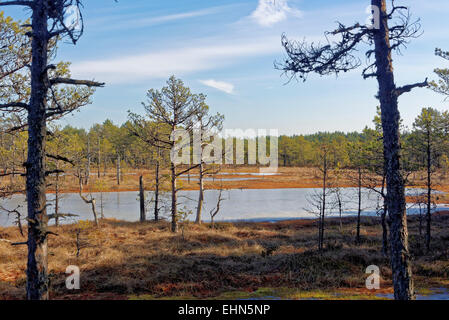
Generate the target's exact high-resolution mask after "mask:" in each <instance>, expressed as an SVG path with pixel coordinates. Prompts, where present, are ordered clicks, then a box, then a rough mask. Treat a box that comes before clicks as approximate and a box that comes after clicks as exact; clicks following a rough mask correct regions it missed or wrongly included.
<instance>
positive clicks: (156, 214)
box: [154, 152, 159, 221]
mask: <svg viewBox="0 0 449 320" xmlns="http://www.w3.org/2000/svg"><path fill="white" fill-rule="evenodd" d="M158 156H159V152H158ZM154 221H159V158H158V159H157V161H156V187H155V191H154Z"/></svg>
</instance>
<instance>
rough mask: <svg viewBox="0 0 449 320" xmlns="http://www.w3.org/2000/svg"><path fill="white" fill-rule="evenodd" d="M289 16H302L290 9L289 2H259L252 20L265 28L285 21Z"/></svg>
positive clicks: (271, 0)
mask: <svg viewBox="0 0 449 320" xmlns="http://www.w3.org/2000/svg"><path fill="white" fill-rule="evenodd" d="M288 16H295V17H299V16H301V11H299V10H298V9H295V8H292V7H290V6H289V5H288V0H259V4H258V6H257V8H256V10H255V11H254V12H253V13H252V14H251V18H253V19H254V20H255V21H256V22H257V23H258V24H260V25H262V26H265V27H269V26H272V25H274V24H276V23H278V22H281V21H284V20H286V19H287V18H288Z"/></svg>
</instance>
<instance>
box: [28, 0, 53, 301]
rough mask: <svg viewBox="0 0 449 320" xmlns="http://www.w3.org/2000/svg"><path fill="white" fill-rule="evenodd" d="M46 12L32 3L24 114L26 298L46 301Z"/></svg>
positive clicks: (41, 3) (38, 0) (40, 1)
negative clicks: (28, 84)
mask: <svg viewBox="0 0 449 320" xmlns="http://www.w3.org/2000/svg"><path fill="white" fill-rule="evenodd" d="M47 17H48V12H47V8H46V5H45V4H44V0H36V1H34V9H33V14H32V30H33V33H34V34H35V36H34V37H33V40H32V57H33V58H32V61H33V62H32V64H31V99H30V105H29V112H28V137H29V138H28V159H27V163H26V167H27V168H26V169H27V170H26V178H27V181H26V189H27V202H28V263H27V298H28V299H29V300H40V299H44V300H46V299H48V257H47V224H48V217H47V203H46V195H45V189H46V182H45V162H44V159H45V135H46V132H47V123H46V120H47V119H46V103H47V91H48V85H47V83H48V79H47V61H48V37H47V33H48V31H47V30H48V26H47Z"/></svg>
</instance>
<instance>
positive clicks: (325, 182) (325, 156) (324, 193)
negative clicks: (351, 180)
mask: <svg viewBox="0 0 449 320" xmlns="http://www.w3.org/2000/svg"><path fill="white" fill-rule="evenodd" d="M326 187H327V154H325V155H324V162H323V205H322V213H321V219H320V220H321V223H320V245H319V248H318V249H319V250H320V251H322V250H323V248H324V216H325V214H326Z"/></svg>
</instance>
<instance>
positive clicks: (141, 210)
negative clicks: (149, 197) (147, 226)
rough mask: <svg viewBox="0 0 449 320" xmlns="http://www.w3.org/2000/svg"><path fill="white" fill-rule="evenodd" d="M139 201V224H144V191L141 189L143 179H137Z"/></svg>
mask: <svg viewBox="0 0 449 320" xmlns="http://www.w3.org/2000/svg"><path fill="white" fill-rule="evenodd" d="M139 200H140V222H145V220H146V216H145V190H144V188H143V177H142V176H140V178H139Z"/></svg>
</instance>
